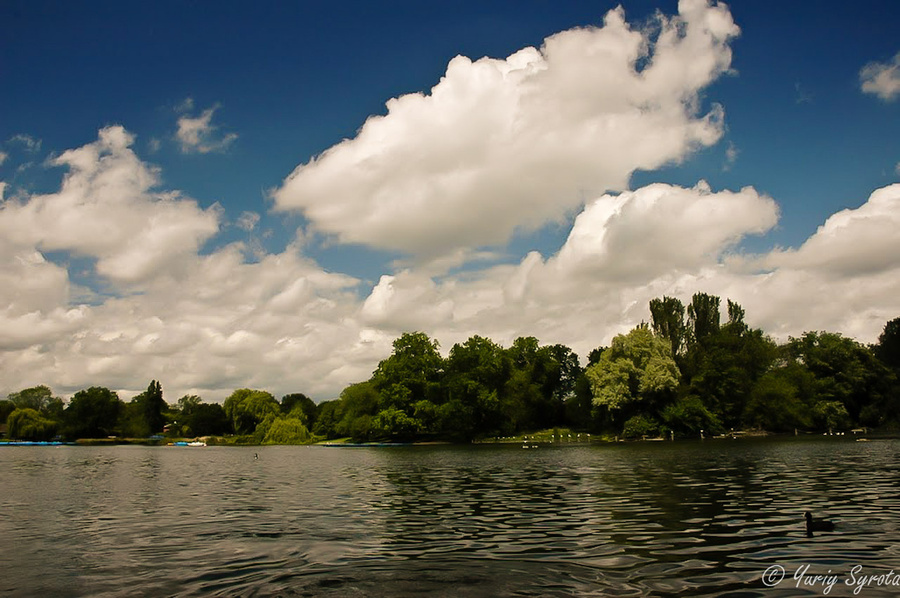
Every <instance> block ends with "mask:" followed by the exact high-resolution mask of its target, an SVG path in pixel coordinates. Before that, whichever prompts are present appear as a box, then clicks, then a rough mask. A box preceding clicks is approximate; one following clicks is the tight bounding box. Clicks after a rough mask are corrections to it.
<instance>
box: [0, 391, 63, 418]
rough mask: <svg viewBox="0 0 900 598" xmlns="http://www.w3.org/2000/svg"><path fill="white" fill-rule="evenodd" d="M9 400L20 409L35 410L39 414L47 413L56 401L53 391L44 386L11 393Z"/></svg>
mask: <svg viewBox="0 0 900 598" xmlns="http://www.w3.org/2000/svg"><path fill="white" fill-rule="evenodd" d="M8 398H9V400H10V401H11V402H12V403H13V405H15V406H16V407H17V408H19V409H33V410H35V411H37V412H39V413H43V412H45V410H46V409H47V408H48V407H49V405H50V403H51V402H52V401H53V399H54V397H53V391H52V390H50V387H49V386H44V385H41V386H34V387H32V388H26V389H23V390H20V391H19V392H14V393H10V394H9V396H8Z"/></svg>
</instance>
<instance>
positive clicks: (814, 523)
mask: <svg viewBox="0 0 900 598" xmlns="http://www.w3.org/2000/svg"><path fill="white" fill-rule="evenodd" d="M804 516H805V517H806V535H807V536H812V535H813V532H833V531H834V522H832V521H828V520H827V519H818V518H816V517H813V516H812V513H810V512H809V511H807V512H806V513H805V514H804Z"/></svg>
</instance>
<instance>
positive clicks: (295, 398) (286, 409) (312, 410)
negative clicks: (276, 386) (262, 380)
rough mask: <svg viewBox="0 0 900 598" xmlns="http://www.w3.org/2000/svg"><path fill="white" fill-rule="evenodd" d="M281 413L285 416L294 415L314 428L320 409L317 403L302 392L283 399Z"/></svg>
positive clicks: (285, 396)
mask: <svg viewBox="0 0 900 598" xmlns="http://www.w3.org/2000/svg"><path fill="white" fill-rule="evenodd" d="M281 412H282V413H284V414H285V415H287V414H289V413H294V416H295V417H298V418H299V419H300V420H301V421H303V423H304V425H306V426H307V427H308V428H312V427H314V426H315V425H316V415H317V414H318V408H317V407H316V404H315V402H314V401H313V400H312V399H310V398H309V397H308V396H306V395H305V394H303V393H302V392H295V393H291V394H289V395H284V396H283V397H281Z"/></svg>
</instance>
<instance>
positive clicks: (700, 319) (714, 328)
mask: <svg viewBox="0 0 900 598" xmlns="http://www.w3.org/2000/svg"><path fill="white" fill-rule="evenodd" d="M720 303H721V299H720V298H719V297H716V296H715V295H707V294H706V293H694V296H693V297H692V298H691V303H690V304H689V305H688V307H687V314H688V334H689V340H690V343H692V344H694V343H696V344H701V345H702V344H704V343H705V342H706V340H707V339H709V338H710V337H711V336H713V335H714V334H715V333H716V332H718V331H719V326H720V315H719V304H720Z"/></svg>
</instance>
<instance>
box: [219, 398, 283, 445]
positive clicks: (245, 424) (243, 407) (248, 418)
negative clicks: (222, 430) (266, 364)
mask: <svg viewBox="0 0 900 598" xmlns="http://www.w3.org/2000/svg"><path fill="white" fill-rule="evenodd" d="M223 408H224V409H225V415H227V416H228V419H230V420H231V425H232V426H233V427H234V432H235V434H252V433H253V432H254V431H256V427H257V426H258V425H259V424H260V423H261V422H262V421H263V420H264V419H265V418H266V416H268V415H275V416H277V415H278V414H279V413H281V406H280V405H279V404H278V401H276V400H275V397H273V396H272V395H271V393H268V392H266V391H264V390H251V389H249V388H239V389H238V390H235V391H234V392H233V393H231V395H230V396H229V397H228V398H227V399H225V403H224V404H223Z"/></svg>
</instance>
